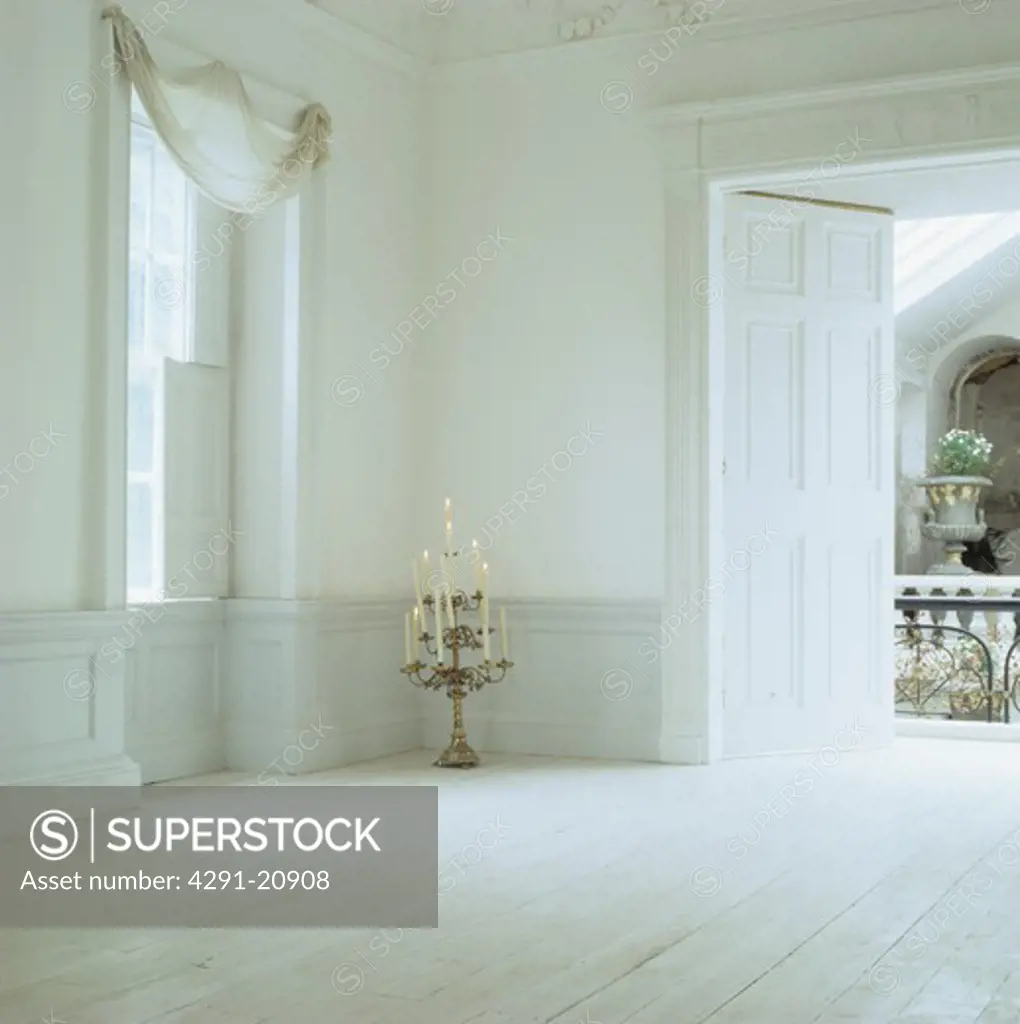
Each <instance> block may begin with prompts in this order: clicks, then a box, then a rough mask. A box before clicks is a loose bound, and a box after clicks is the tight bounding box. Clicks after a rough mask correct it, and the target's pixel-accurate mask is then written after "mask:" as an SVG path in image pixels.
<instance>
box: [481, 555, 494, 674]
mask: <svg viewBox="0 0 1020 1024" xmlns="http://www.w3.org/2000/svg"><path fill="white" fill-rule="evenodd" d="M488 578H489V564H488V562H484V563H483V564H482V581H483V587H482V594H483V596H482V645H483V647H484V649H485V660H486V661H491V660H492V652H491V650H490V647H489V595H488V593H487V592H486V591H487V590H488V587H487V586H485V584H486V583H487V582H488Z"/></svg>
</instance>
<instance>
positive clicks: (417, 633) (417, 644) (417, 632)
mask: <svg viewBox="0 0 1020 1024" xmlns="http://www.w3.org/2000/svg"><path fill="white" fill-rule="evenodd" d="M420 608H421V595H420V594H419V595H418V607H417V608H415V610H414V662H415V664H417V663H418V655H419V653H420V652H421V622H422V620H421V619H420V618H419V617H418V611H419V609H420Z"/></svg>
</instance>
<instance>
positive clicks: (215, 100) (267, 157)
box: [103, 7, 332, 215]
mask: <svg viewBox="0 0 1020 1024" xmlns="http://www.w3.org/2000/svg"><path fill="white" fill-rule="evenodd" d="M103 17H104V18H106V19H107V20H109V21H110V23H111V25H112V27H113V38H114V49H115V54H116V57H117V59H118V61H119V62H120V64H121V65H122V66H123V69H124V71H125V72H126V74H127V76H128V78H129V79H130V81H131V84H132V85H133V86H134V88H135V91H136V92H137V94H138V98H139V99H140V101H141V103H142V106H143V107H144V108H145V112H146V113H147V114H148V116H149V120H150V121H151V122H152V126H153V128H154V130H155V131H156V133H157V134H158V135H159V137H160V138H161V139H162V141H163V143H164V144H165V145H166V148H167V149H168V150H169V152H170V155H171V156H172V157H173V159H174V160H175V161H176V163H177V164H178V165H179V166H180V168H181V170H182V171H183V172H184V173H185V174H186V175H187V176H188V177H189V178H190V179H191V180H192V181H193V182H194V183H195V185H196V186H197V187H198V188H199V189H200V190H201V191H202V192H203V193H204V194H205V195H206V196H208V198H209V199H211V200H212V201H213V202H215V203H217V204H219V205H220V206H222V207H224V208H225V209H227V210H232V211H236V212H243V213H248V214H251V215H255V214H257V213H258V212H259V211H260V210H263V209H265V208H266V207H267V206H269V205H270V204H271V203H273V202H275V201H276V200H277V199H281V198H286V197H287V196H288V195H292V194H294V193H295V192H296V191H298V190H299V189H300V187H301V186H302V184H303V183H304V182H305V181H306V180H307V178H308V176H309V174H311V172H312V171H313V170H314V169H315V168H316V167H319V166H321V165H322V164H324V163H325V162H326V161H327V160H328V159H329V144H330V139H331V131H332V129H331V124H330V118H329V114H328V112H327V111H326V109H325V107H323V106H322V105H321V104H319V103H312V104H309V105H308V106H307V107H305V109H304V110H303V111H301V113H300V114H299V115H298V118H297V124H296V125H295V126H294V129H293V130H292V131H286V130H284V129H282V128H280V127H278V126H276V125H274V124H271V123H270V122H269V121H267V120H265V119H264V118H262V117H259V115H258V114H257V113H256V112H255V110H254V109H253V108H252V104H251V100H250V98H249V96H248V93H247V90H246V89H245V87H244V82H243V81H242V80H241V76H240V75H239V74H238V73H237V72H235V71H233V70H231V69H230V68H228V67H226V66H225V65H224V64H223V63H222V62H221V61H214V62H213V63H211V64H206V65H204V66H202V67H198V68H194V69H192V70H189V71H186V72H182V73H179V74H176V75H173V76H171V75H168V74H166V73H164V72H162V71H161V70H160V69H159V68H158V67H157V66H156V64H155V63H154V61H153V59H152V56H151V54H150V53H149V49H148V47H147V46H146V44H145V40H144V39H143V38H142V34H141V33H140V32H139V31H138V30H137V29H136V27H135V26H134V24H133V23H132V22H131V20H130V19H129V18H128V17H127V15H126V14H125V13H124V12H123V11H122V10H121V9H120V8H119V7H110V8H107V9H106V10H105V11H104V12H103Z"/></svg>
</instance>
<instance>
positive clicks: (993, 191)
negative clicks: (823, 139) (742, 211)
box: [763, 155, 1020, 220]
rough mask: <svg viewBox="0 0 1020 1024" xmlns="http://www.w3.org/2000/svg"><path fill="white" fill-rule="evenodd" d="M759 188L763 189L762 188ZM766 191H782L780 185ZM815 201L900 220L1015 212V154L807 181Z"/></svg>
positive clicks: (1018, 173) (1019, 171)
mask: <svg viewBox="0 0 1020 1024" xmlns="http://www.w3.org/2000/svg"><path fill="white" fill-rule="evenodd" d="M763 187H764V186H763ZM767 190H768V191H775V192H783V188H782V186H771V185H770V186H768V189H767ZM809 190H810V192H811V193H813V197H814V198H815V199H830V200H835V201H837V202H843V203H862V204H864V205H865V206H884V207H888V208H889V209H891V210H892V211H893V212H894V213H895V215H896V217H897V219H899V220H919V219H922V218H927V217H956V216H962V215H964V214H972V213H1004V212H1013V211H1017V210H1020V155H1018V156H1017V158H1015V159H1012V160H1002V161H998V162H995V163H989V164H977V165H968V166H957V167H937V168H929V169H927V170H914V171H895V172H891V173H887V174H882V175H874V176H870V177H866V178H855V177H851V176H849V175H844V176H841V177H839V178H834V179H833V180H832V181H823V180H821V178H820V177H815V176H812V178H811V181H810V184H809V185H808V186H805V187H804V188H802V189H801V190H800V194H801V195H807V194H808V191H809Z"/></svg>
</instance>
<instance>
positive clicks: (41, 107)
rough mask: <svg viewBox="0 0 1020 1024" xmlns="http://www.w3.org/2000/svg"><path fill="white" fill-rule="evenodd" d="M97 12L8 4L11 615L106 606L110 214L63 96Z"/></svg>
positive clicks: (5, 364) (0, 380)
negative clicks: (105, 345)
mask: <svg viewBox="0 0 1020 1024" xmlns="http://www.w3.org/2000/svg"><path fill="white" fill-rule="evenodd" d="M89 14H90V12H89V9H88V5H87V4H85V3H71V4H68V3H64V2H62V0H40V2H39V3H34V4H10V3H8V4H4V5H3V6H2V7H0V120H2V122H3V123H4V124H5V125H8V126H9V128H10V132H11V134H10V136H8V138H9V139H10V140H16V142H13V141H12V142H11V143H10V144H9V148H8V150H7V152H5V155H4V159H3V160H2V161H0V224H2V225H3V237H4V244H3V246H2V254H0V309H2V310H3V316H4V339H3V343H2V344H0V396H2V398H0V562H2V564H3V567H4V568H3V572H2V573H0V577H2V578H0V611H11V610H24V611H30V610H32V611H34V610H42V609H51V610H67V609H73V608H82V607H98V606H99V604H98V595H97V594H96V592H95V589H93V590H92V592H88V590H87V588H88V584H89V576H88V568H87V565H86V562H87V560H88V558H89V555H90V552H89V538H87V536H86V532H85V528H86V525H87V523H88V513H89V506H88V501H89V498H90V497H91V496H92V495H93V494H94V487H95V484H96V483H97V481H96V480H95V479H94V477H93V476H92V474H91V473H90V471H89V470H90V465H89V458H88V449H89V444H90V434H89V431H90V428H91V424H90V414H91V413H92V412H94V408H93V406H92V405H91V403H90V398H89V384H90V372H89V362H88V357H89V344H90V321H91V314H90V305H89V303H90V270H91V267H92V260H91V258H90V251H89V246H90V240H89V225H90V223H91V222H92V218H93V216H94V217H96V218H101V217H102V216H103V213H104V211H103V209H102V208H99V209H95V208H93V207H92V203H91V199H92V192H93V189H94V186H95V185H96V181H95V177H94V175H93V167H94V164H93V161H92V159H91V157H92V151H93V147H94V146H95V145H96V138H95V131H94V128H95V124H94V122H93V121H91V120H90V118H89V117H88V116H87V115H86V114H82V113H75V112H73V111H72V110H70V109H68V107H67V106H66V105H65V103H64V91H65V89H67V88H68V87H69V86H70V85H71V83H72V82H73V81H74V80H76V79H84V78H86V77H87V69H88V66H89V61H90V49H89V48H90V34H91V29H90V21H89ZM15 147H16V148H15ZM72 168H73V171H72V170H70V169H72ZM99 222H100V223H101V221H99ZM50 429H53V430H55V431H57V432H58V433H59V434H60V435H62V436H60V437H57V436H56V434H55V435H53V436H54V439H55V440H54V442H53V443H52V444H50V443H48V442H46V441H44V440H43V435H44V434H45V433H46V432H47V431H48V430H50ZM33 452H34V453H45V454H43V456H42V457H41V458H35V456H34V455H33Z"/></svg>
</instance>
